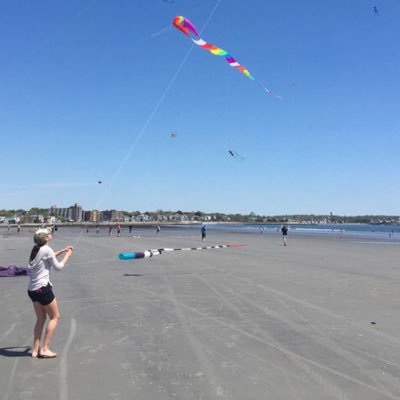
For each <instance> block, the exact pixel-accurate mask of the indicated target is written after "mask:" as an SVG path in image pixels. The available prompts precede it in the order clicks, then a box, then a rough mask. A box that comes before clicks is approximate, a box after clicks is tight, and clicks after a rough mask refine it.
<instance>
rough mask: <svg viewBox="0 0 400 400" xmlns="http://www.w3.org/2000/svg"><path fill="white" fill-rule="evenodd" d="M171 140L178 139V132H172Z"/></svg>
mask: <svg viewBox="0 0 400 400" xmlns="http://www.w3.org/2000/svg"><path fill="white" fill-rule="evenodd" d="M171 138H173V139H175V138H176V131H172V132H171Z"/></svg>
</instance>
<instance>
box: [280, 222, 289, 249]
mask: <svg viewBox="0 0 400 400" xmlns="http://www.w3.org/2000/svg"><path fill="white" fill-rule="evenodd" d="M281 232H282V238H283V245H284V246H287V235H288V228H287V227H286V226H285V225H283V226H282V228H281Z"/></svg>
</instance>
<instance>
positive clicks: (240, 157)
mask: <svg viewBox="0 0 400 400" xmlns="http://www.w3.org/2000/svg"><path fill="white" fill-rule="evenodd" d="M228 153H229V154H230V155H231V156H232V157H233V158H236V159H238V160H240V161H244V157H242V156H241V155H240V154H239V153H237V152H236V151H234V150H228Z"/></svg>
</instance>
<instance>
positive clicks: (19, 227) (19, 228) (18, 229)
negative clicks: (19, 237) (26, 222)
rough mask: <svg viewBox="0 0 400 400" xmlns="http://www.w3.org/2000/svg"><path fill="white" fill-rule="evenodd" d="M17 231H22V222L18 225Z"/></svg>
mask: <svg viewBox="0 0 400 400" xmlns="http://www.w3.org/2000/svg"><path fill="white" fill-rule="evenodd" d="M17 232H18V233H20V232H21V225H20V224H18V225H17Z"/></svg>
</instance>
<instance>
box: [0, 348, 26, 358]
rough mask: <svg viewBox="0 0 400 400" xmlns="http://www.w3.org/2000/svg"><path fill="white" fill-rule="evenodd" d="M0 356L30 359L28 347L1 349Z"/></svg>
mask: <svg viewBox="0 0 400 400" xmlns="http://www.w3.org/2000/svg"><path fill="white" fill-rule="evenodd" d="M0 356H3V357H30V356H31V348H30V347H1V348H0Z"/></svg>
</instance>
